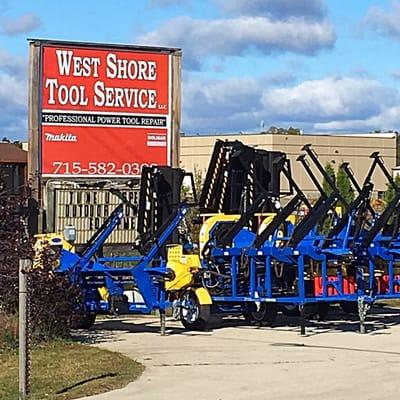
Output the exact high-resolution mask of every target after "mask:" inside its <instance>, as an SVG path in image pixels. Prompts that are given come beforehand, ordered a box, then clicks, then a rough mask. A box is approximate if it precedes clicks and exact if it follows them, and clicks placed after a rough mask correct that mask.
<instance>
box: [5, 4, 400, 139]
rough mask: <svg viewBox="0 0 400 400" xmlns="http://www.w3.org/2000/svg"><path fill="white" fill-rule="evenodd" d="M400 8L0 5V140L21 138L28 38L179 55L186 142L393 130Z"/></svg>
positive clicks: (399, 79) (397, 119)
mask: <svg viewBox="0 0 400 400" xmlns="http://www.w3.org/2000/svg"><path fill="white" fill-rule="evenodd" d="M399 21H400V1H384V0H382V1H370V0H352V1H344V0H343V1H340V0H304V1H299V0H202V1H198V0H197V1H196V0H134V1H128V0H125V1H122V0H114V1H113V2H110V1H102V0H97V1H94V0H84V1H76V0H70V1H65V2H58V1H43V0H42V1H32V0H30V1H28V0H26V1H19V0H13V1H11V0H10V1H7V0H0V135H1V137H3V136H7V137H9V138H11V139H25V138H26V136H27V135H26V130H27V122H26V121H27V60H28V43H27V41H26V38H28V37H34V38H50V39H60V40H78V41H90V42H111V43H127V44H146V45H166V46H172V47H181V48H182V49H183V60H184V61H183V67H184V69H183V83H182V92H183V101H182V109H183V116H182V130H183V131H184V132H185V133H187V134H195V133H200V134H202V133H223V132H239V131H246V132H247V131H248V132H252V131H258V130H260V127H261V126H264V127H265V128H268V127H269V126H272V125H274V126H282V127H288V126H295V127H299V128H301V129H303V130H304V131H305V132H335V131H338V132H340V131H346V132H350V131H354V132H368V131H372V130H375V129H380V130H400V93H399V85H400V51H399V50H400V23H399Z"/></svg>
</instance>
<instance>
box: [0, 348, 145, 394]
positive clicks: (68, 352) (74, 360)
mask: <svg viewBox="0 0 400 400" xmlns="http://www.w3.org/2000/svg"><path fill="white" fill-rule="evenodd" d="M142 371H143V366H142V365H141V364H139V363H137V362H136V361H134V360H131V359H130V358H128V357H126V356H123V355H122V354H119V353H113V352H111V351H107V350H102V349H99V348H96V347H91V346H87V345H82V344H77V343H73V342H66V341H54V342H51V343H46V344H43V345H40V346H37V347H36V348H35V349H33V350H32V380H31V381H32V390H31V395H30V397H29V399H31V400H39V399H40V400H42V399H49V400H68V399H76V398H78V397H83V396H89V395H93V394H99V393H103V392H107V391H109V390H112V389H117V388H121V387H124V386H126V385H127V384H128V383H129V382H131V381H133V380H134V379H136V378H138V377H139V376H140V374H141V373H142ZM0 399H7V400H13V399H18V354H17V353H16V352H10V351H9V352H3V353H0Z"/></svg>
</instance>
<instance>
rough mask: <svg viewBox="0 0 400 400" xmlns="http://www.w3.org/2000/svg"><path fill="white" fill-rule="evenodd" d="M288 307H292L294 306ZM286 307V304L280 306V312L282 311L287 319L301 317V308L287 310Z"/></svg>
mask: <svg viewBox="0 0 400 400" xmlns="http://www.w3.org/2000/svg"><path fill="white" fill-rule="evenodd" d="M288 305H289V306H290V307H292V304H288ZM293 305H294V304H293ZM286 306H287V305H286V304H282V305H281V306H280V310H281V311H282V314H283V315H286V316H287V317H298V316H299V315H300V310H299V306H295V307H294V308H286Z"/></svg>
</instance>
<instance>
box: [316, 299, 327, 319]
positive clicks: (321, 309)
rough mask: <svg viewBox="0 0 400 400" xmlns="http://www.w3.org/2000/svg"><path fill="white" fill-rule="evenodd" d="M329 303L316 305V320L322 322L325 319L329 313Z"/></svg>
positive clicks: (323, 302) (322, 302)
mask: <svg viewBox="0 0 400 400" xmlns="http://www.w3.org/2000/svg"><path fill="white" fill-rule="evenodd" d="M329 308H330V307H329V303H327V302H325V301H321V302H319V303H317V313H316V316H317V319H318V321H324V320H325V319H326V317H327V316H328V313H329Z"/></svg>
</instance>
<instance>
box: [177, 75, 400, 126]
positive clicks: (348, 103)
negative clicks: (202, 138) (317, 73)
mask: <svg viewBox="0 0 400 400" xmlns="http://www.w3.org/2000/svg"><path fill="white" fill-rule="evenodd" d="M268 80H269V78H268V77H263V78H262V79H261V80H256V79H254V78H240V79H236V80H235V79H229V80H222V81H213V82H211V81H196V80H194V79H190V81H189V82H187V83H186V82H185V83H184V86H183V89H184V90H183V120H182V122H183V124H182V126H183V131H184V132H187V133H196V132H199V133H212V132H232V131H236V132H238V131H251V130H256V129H257V128H259V127H260V121H264V123H265V126H267V127H268V126H271V125H275V126H289V125H292V126H296V127H300V128H303V129H305V130H306V131H312V130H329V131H335V130H339V131H340V130H347V131H349V130H350V131H354V130H360V129H361V130H373V129H385V130H390V129H398V130H399V128H400V96H399V93H398V91H397V90H395V89H393V88H391V87H387V86H384V85H383V84H382V83H380V82H378V81H376V80H374V79H369V78H359V77H339V78H333V77H328V78H325V79H320V80H308V81H304V82H302V83H300V84H297V85H292V86H290V87H286V88H281V87H278V88H277V87H274V86H273V85H268Z"/></svg>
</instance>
